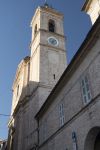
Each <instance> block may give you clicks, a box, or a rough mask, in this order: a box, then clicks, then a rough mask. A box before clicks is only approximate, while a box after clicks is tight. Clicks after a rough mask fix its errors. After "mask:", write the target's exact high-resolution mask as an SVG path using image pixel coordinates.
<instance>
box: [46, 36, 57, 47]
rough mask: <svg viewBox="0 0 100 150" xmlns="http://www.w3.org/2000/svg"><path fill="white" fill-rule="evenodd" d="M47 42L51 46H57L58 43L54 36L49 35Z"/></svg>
mask: <svg viewBox="0 0 100 150" xmlns="http://www.w3.org/2000/svg"><path fill="white" fill-rule="evenodd" d="M48 43H49V44H50V45H53V46H58V44H59V42H58V40H57V39H56V38H55V37H49V38H48Z"/></svg>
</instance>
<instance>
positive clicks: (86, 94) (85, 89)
mask: <svg viewBox="0 0 100 150" xmlns="http://www.w3.org/2000/svg"><path fill="white" fill-rule="evenodd" d="M81 87H82V96H83V101H84V104H87V103H89V102H90V101H91V91H90V86H89V80H88V77H87V76H85V77H84V78H83V79H82V80H81Z"/></svg>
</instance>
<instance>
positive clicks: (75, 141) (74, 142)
mask: <svg viewBox="0 0 100 150" xmlns="http://www.w3.org/2000/svg"><path fill="white" fill-rule="evenodd" d="M72 141H73V150H78V145H77V136H76V132H74V131H73V132H72Z"/></svg>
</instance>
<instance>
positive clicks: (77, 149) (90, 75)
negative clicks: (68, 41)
mask: <svg viewBox="0 0 100 150" xmlns="http://www.w3.org/2000/svg"><path fill="white" fill-rule="evenodd" d="M82 9H83V10H84V11H86V12H87V13H88V14H89V15H90V17H91V20H92V24H93V26H92V28H91V30H90V31H89V33H88V35H87V37H86V39H85V40H84V42H83V43H82V45H81V46H80V48H79V50H78V51H77V53H76V54H75V56H74V57H73V59H72V61H71V63H70V64H69V65H68V66H67V65H66V62H67V61H66V52H65V51H66V50H65V36H64V29H63V14H61V13H60V12H58V11H56V10H55V9H53V8H50V7H49V6H48V5H47V4H45V5H44V6H41V7H38V8H37V10H36V12H35V15H34V17H33V18H32V21H31V27H32V40H31V44H30V48H31V54H30V56H27V57H26V58H24V59H23V60H22V61H21V63H20V64H19V66H18V69H17V72H16V76H15V80H14V83H13V100H12V112H11V116H12V117H11V118H10V120H9V124H8V126H9V135H8V150H37V149H38V150H71V149H73V150H99V149H100V17H99V13H100V6H99V1H98V0H86V2H85V4H84V6H83V8H82Z"/></svg>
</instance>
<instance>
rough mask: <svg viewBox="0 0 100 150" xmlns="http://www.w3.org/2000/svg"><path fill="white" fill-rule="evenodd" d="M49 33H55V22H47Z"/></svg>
mask: <svg viewBox="0 0 100 150" xmlns="http://www.w3.org/2000/svg"><path fill="white" fill-rule="evenodd" d="M48 26H49V31H50V32H55V22H54V20H49V25H48Z"/></svg>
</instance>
